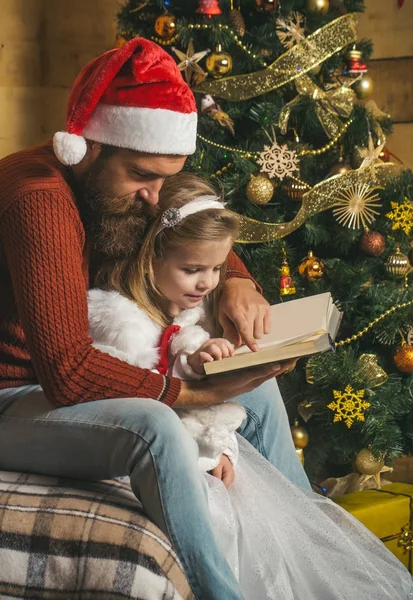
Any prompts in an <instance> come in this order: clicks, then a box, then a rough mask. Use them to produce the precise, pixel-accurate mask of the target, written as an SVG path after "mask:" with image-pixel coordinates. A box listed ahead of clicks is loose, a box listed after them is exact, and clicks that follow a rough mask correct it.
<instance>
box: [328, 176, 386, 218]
mask: <svg viewBox="0 0 413 600" xmlns="http://www.w3.org/2000/svg"><path fill="white" fill-rule="evenodd" d="M335 200H337V202H336V203H335V204H334V206H338V207H339V208H335V209H334V210H333V215H334V216H335V217H336V219H337V221H338V223H340V225H343V227H346V226H347V227H351V228H352V229H360V227H361V226H363V227H366V226H367V225H370V224H371V223H372V222H373V221H374V219H375V218H376V217H375V215H378V214H380V213H379V211H377V210H374V209H375V208H379V207H380V206H381V204H380V196H379V195H378V194H377V192H376V193H375V192H374V189H371V188H370V186H369V184H368V183H358V184H355V185H352V186H350V187H349V188H347V189H344V190H342V191H341V192H340V193H339V195H338V196H337V197H336V198H335Z"/></svg>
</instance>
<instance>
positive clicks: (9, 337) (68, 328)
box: [0, 143, 249, 405]
mask: <svg viewBox="0 0 413 600" xmlns="http://www.w3.org/2000/svg"><path fill="white" fill-rule="evenodd" d="M70 183H71V175H70V171H69V170H68V169H67V168H66V167H64V166H63V165H61V164H60V163H59V162H58V161H57V159H56V158H55V156H54V154H53V150H52V146H51V144H50V143H48V144H45V145H43V146H37V147H35V148H30V149H28V150H23V151H21V152H17V153H16V154H12V155H10V156H8V157H6V158H4V159H3V160H1V161H0V388H3V389H4V388H9V387H16V386H21V385H26V384H33V383H40V385H41V386H42V388H43V389H44V391H45V394H46V396H47V397H48V398H49V400H51V401H52V402H53V403H54V404H56V405H69V404H76V403H79V402H88V401H91V400H98V399H103V398H127V397H141V398H154V399H157V400H160V401H162V402H165V403H166V404H168V405H172V404H173V403H174V401H175V400H176V398H177V396H178V394H179V391H180V382H179V380H178V379H175V378H168V377H164V376H163V375H158V374H155V373H152V372H151V371H149V370H147V369H140V368H138V367H134V366H131V365H129V364H127V363H124V362H122V361H121V360H118V359H117V358H114V357H112V356H109V355H108V354H105V353H103V352H100V351H99V350H97V349H95V348H94V347H93V346H92V345H91V342H92V340H91V339H90V338H89V337H88V317H87V301H86V292H87V289H88V278H89V275H88V267H89V265H88V258H87V252H86V245H85V230H84V227H83V224H82V221H81V218H80V215H79V211H78V206H77V201H76V197H75V195H74V191H73V189H72V188H71V186H70ZM72 183H73V182H72ZM228 267H229V269H228V270H229V276H236V277H249V275H248V272H247V271H246V269H245V267H244V265H243V264H242V262H241V261H240V259H239V258H238V257H237V256H236V255H235V254H233V253H232V255H231V258H230V261H229V265H228Z"/></svg>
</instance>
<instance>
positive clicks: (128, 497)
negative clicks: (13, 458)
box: [0, 471, 193, 600]
mask: <svg viewBox="0 0 413 600" xmlns="http://www.w3.org/2000/svg"><path fill="white" fill-rule="evenodd" d="M0 598H1V599H6V598H26V599H38V598H42V599H43V598H44V599H47V600H55V599H61V600H75V599H76V600H91V599H93V600H97V599H98V600H104V599H105V598H106V599H110V600H117V599H122V600H129V599H132V598H133V599H139V600H190V599H193V595H192V593H191V591H190V588H189V585H188V582H187V580H186V578H185V575H184V573H183V571H182V569H181V566H180V564H179V562H178V559H177V557H176V555H175V553H174V551H173V550H172V548H171V545H170V542H169V541H168V539H167V538H166V537H165V536H164V535H163V533H162V532H161V531H160V530H159V529H158V528H157V527H156V526H155V525H154V524H153V523H151V522H150V521H148V519H147V518H146V517H145V516H143V514H142V512H141V511H140V509H139V503H138V502H137V500H136V498H135V497H134V495H133V493H132V491H131V489H130V487H129V485H128V484H127V483H123V482H119V481H114V480H113V481H103V482H102V481H101V482H86V481H78V480H68V479H66V480H62V479H56V478H53V477H43V476H40V475H27V474H22V473H12V472H4V471H0Z"/></svg>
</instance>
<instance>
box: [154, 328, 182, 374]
mask: <svg viewBox="0 0 413 600" xmlns="http://www.w3.org/2000/svg"><path fill="white" fill-rule="evenodd" d="M180 329H181V328H180V326H179V325H168V327H167V328H166V329H165V330H164V331H163V333H162V335H161V340H160V342H159V362H158V364H157V365H156V368H157V370H158V371H159V373H160V374H161V375H166V374H167V372H168V362H169V361H168V346H169V341H170V339H171V337H172V336H173V335H174V333H176V332H177V331H179V330H180Z"/></svg>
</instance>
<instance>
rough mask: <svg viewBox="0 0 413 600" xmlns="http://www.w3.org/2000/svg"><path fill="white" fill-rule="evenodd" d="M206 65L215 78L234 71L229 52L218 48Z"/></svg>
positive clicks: (209, 57)
mask: <svg viewBox="0 0 413 600" xmlns="http://www.w3.org/2000/svg"><path fill="white" fill-rule="evenodd" d="M205 67H206V70H207V71H208V73H209V74H210V75H212V77H214V79H219V78H220V77H226V76H227V75H229V74H230V73H231V71H232V58H231V56H230V55H229V54H228V53H227V52H223V51H222V50H216V51H215V52H211V54H210V55H209V56H208V58H207V59H206V62H205Z"/></svg>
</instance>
